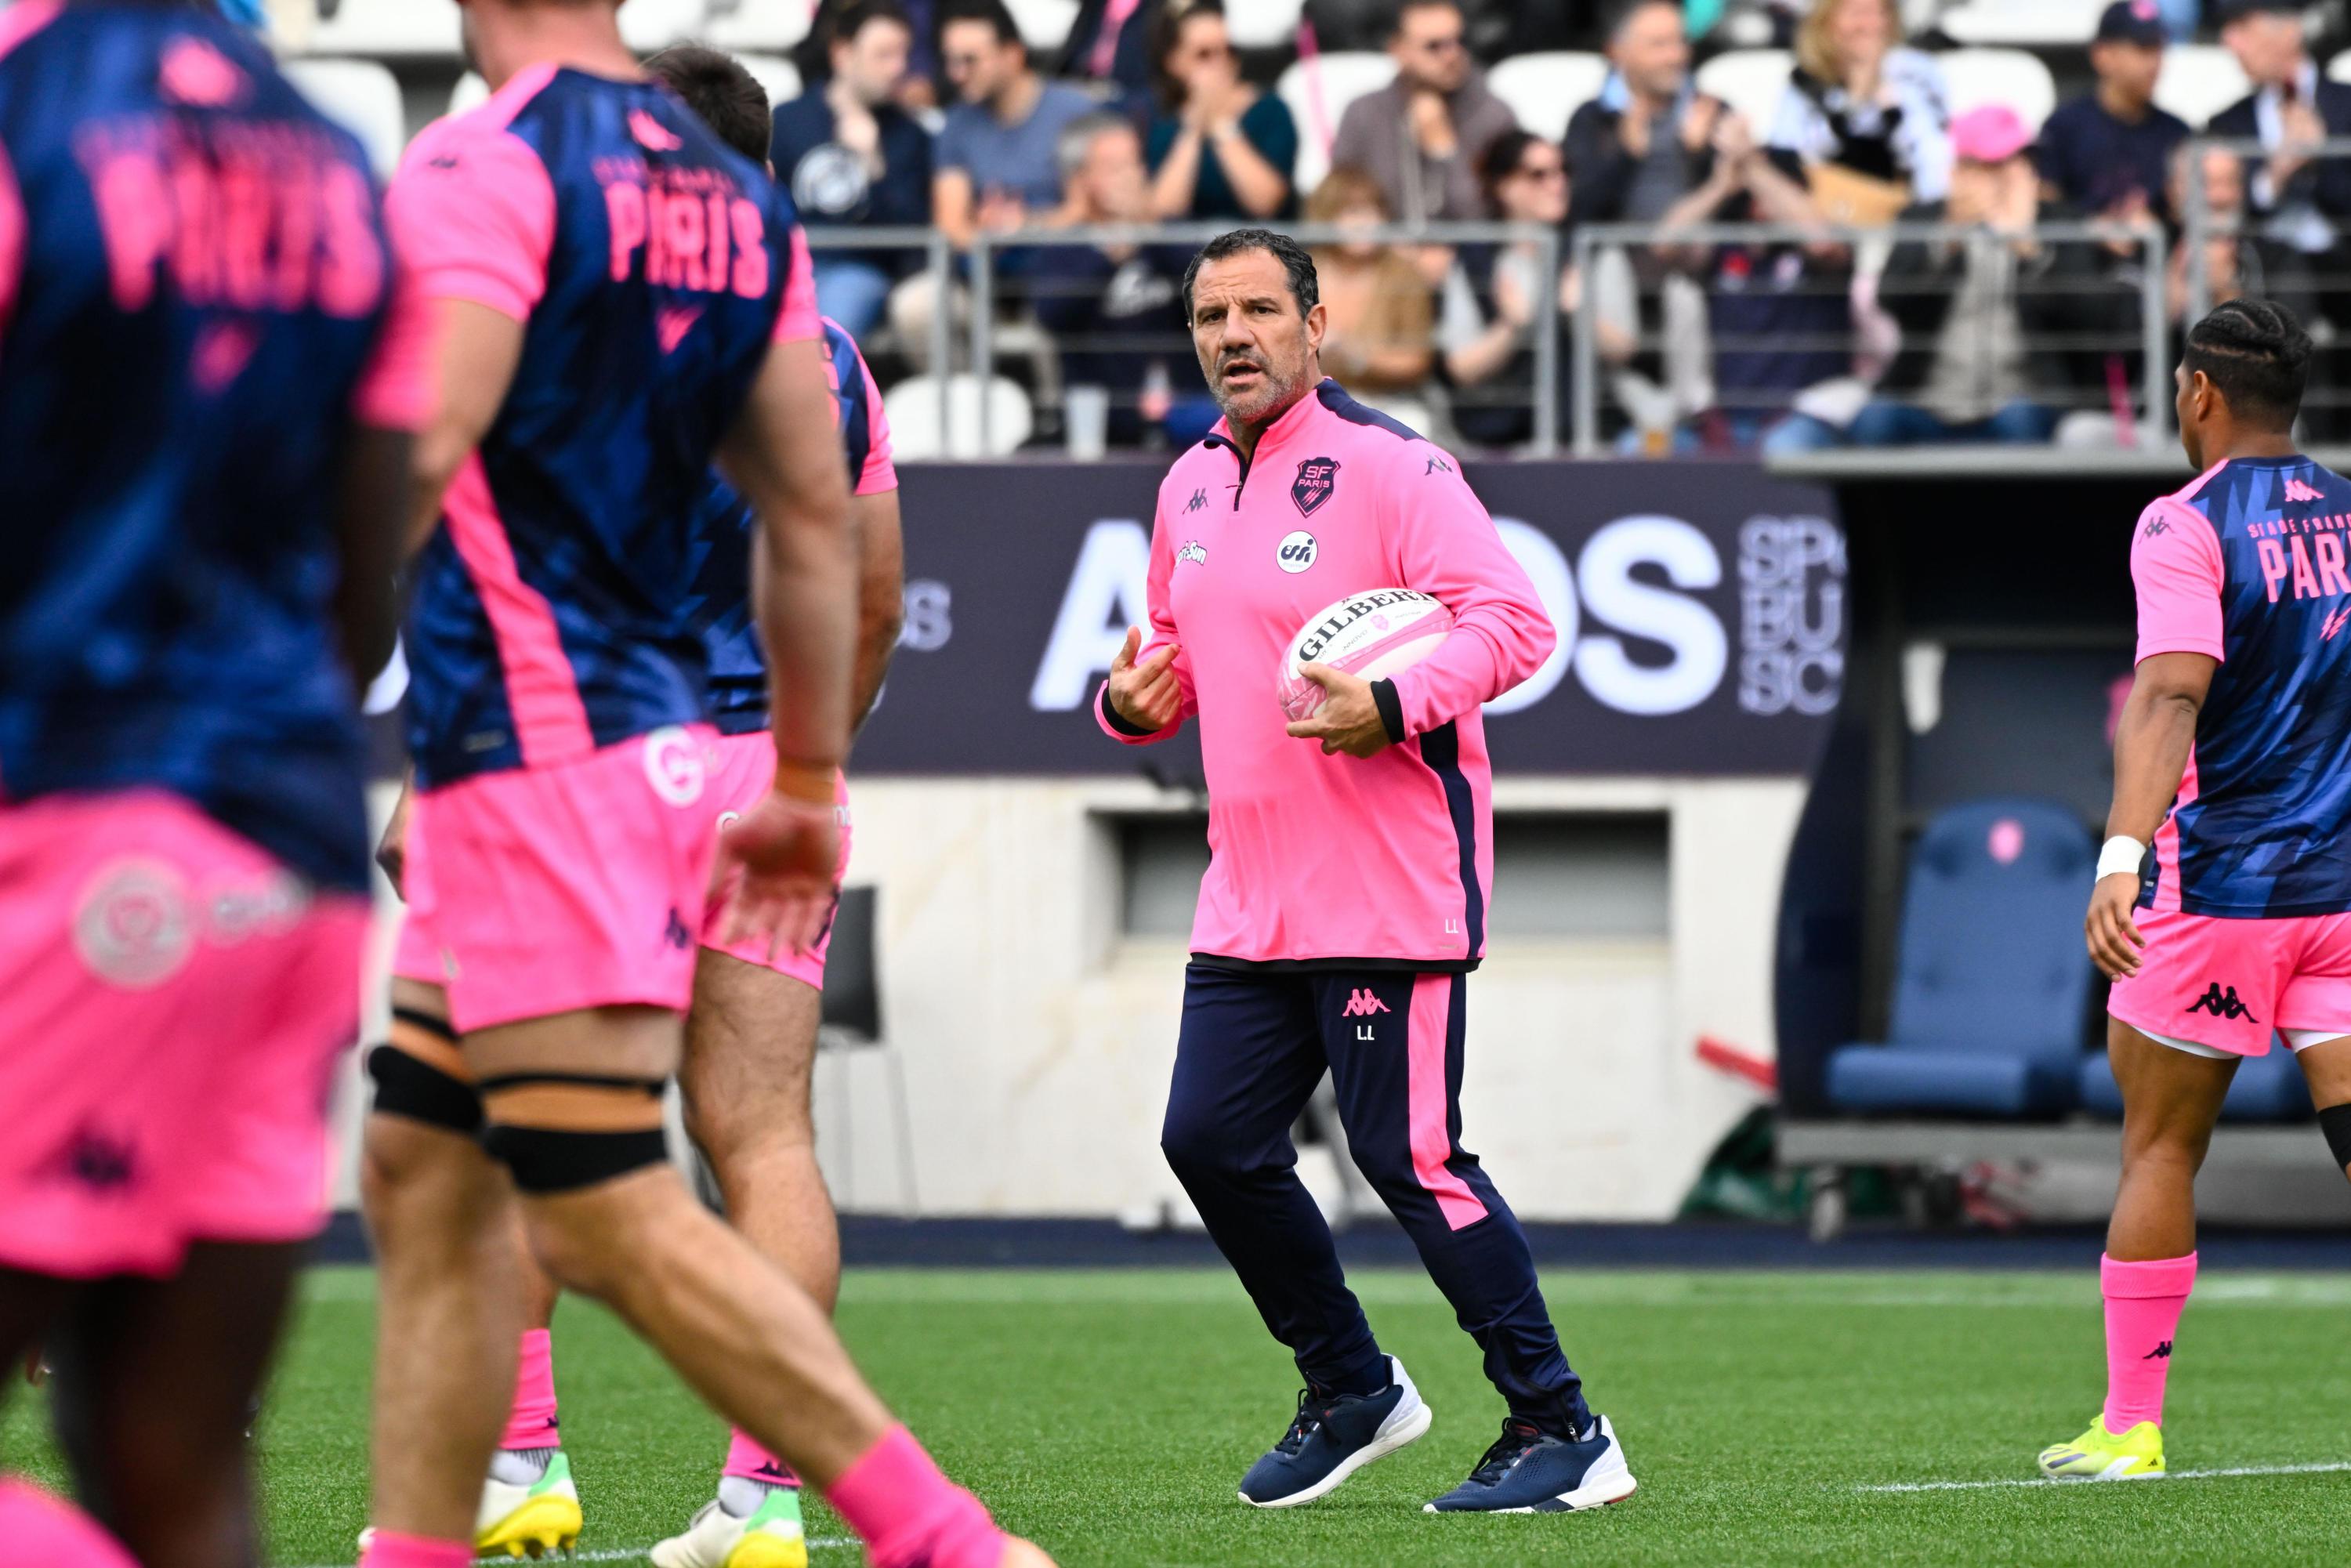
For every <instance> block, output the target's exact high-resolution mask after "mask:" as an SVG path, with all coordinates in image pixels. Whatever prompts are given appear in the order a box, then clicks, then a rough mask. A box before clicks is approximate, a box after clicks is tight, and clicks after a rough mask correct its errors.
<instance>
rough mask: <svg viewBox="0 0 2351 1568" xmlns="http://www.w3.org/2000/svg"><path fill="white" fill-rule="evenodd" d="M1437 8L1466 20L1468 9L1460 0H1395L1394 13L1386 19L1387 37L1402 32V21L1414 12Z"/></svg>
mask: <svg viewBox="0 0 2351 1568" xmlns="http://www.w3.org/2000/svg"><path fill="white" fill-rule="evenodd" d="M1439 6H1443V7H1444V8H1445V9H1446V10H1447V11H1450V12H1452V13H1453V14H1454V15H1455V16H1459V17H1460V18H1462V19H1463V20H1464V21H1467V20H1468V16H1469V11H1468V7H1467V6H1465V5H1463V4H1462V3H1461V0H1396V8H1395V14H1394V15H1393V16H1390V17H1389V18H1388V37H1391V38H1393V37H1395V36H1396V35H1397V34H1398V33H1401V32H1403V31H1404V19H1405V17H1406V16H1410V15H1412V13H1414V12H1415V11H1434V10H1436V9H1437V7H1439Z"/></svg>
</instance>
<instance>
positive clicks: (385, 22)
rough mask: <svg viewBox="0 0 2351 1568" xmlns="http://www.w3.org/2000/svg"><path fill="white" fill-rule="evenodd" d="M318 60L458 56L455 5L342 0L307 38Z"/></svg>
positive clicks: (450, 0)
mask: <svg viewBox="0 0 2351 1568" xmlns="http://www.w3.org/2000/svg"><path fill="white" fill-rule="evenodd" d="M310 48H311V49H312V51H313V52H315V53H318V54H321V55H339V56H340V55H359V56H367V57H381V58H385V59H403V58H410V57H448V56H455V54H456V53H457V0H342V4H341V5H340V6H338V7H337V8H336V10H335V14H334V15H333V16H321V17H320V18H319V26H318V27H317V29H316V30H315V31H314V32H312V33H311V35H310Z"/></svg>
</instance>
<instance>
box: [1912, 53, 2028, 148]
mask: <svg viewBox="0 0 2351 1568" xmlns="http://www.w3.org/2000/svg"><path fill="white" fill-rule="evenodd" d="M1939 60H1940V63H1941V65H1942V68H1943V84H1944V86H1945V87H1946V88H1948V89H1949V92H1950V96H1951V115H1952V118H1953V119H1957V118H1958V117H1959V116H1960V115H1962V114H1965V113H1967V112H1968V111H1969V110H1971V109H1981V108H1983V107H1984V106H1985V105H1987V104H2001V105H2004V106H2006V107H2007V108H2010V109H2012V110H2016V113H2017V116H2018V118H2019V119H2021V120H2023V121H2024V123H2025V126H2026V128H2027V129H2029V130H2032V131H2038V130H2040V129H2041V122H2042V121H2043V120H2046V119H2048V118H2049V112H2050V110H2053V109H2055V108H2056V107H2057V80H2056V78H2054V77H2052V76H2051V75H2050V74H2049V68H2048V67H2047V66H2044V65H2043V64H2042V63H2041V61H2040V58H2039V57H2037V56H2033V55H2028V54H2026V53H2025V52H2024V51H2023V50H2022V49H1953V50H1952V51H1951V52H1950V53H1949V54H1947V55H1943V56H1940V57H1939Z"/></svg>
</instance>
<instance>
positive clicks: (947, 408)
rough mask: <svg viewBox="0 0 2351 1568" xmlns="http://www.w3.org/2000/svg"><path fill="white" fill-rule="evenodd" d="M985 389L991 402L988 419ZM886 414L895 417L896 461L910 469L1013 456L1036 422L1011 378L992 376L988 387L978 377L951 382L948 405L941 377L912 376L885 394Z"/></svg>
mask: <svg viewBox="0 0 2351 1568" xmlns="http://www.w3.org/2000/svg"><path fill="white" fill-rule="evenodd" d="M983 388H984V389H985V394H986V396H987V405H986V406H987V413H986V417H985V418H984V419H983V417H982V415H981V412H980V411H981V402H980V398H981V396H982V392H983ZM943 409H944V413H945V418H946V423H944V425H943V424H942V423H941V414H942V411H943ZM882 411H883V413H886V414H888V415H889V416H890V443H891V446H892V448H893V453H894V455H896V456H897V457H898V458H899V460H901V461H902V462H909V463H920V462H926V461H931V460H935V459H937V458H942V457H948V458H956V459H958V460H968V459H970V458H975V457H1005V456H1009V455H1011V454H1013V453H1015V452H1017V451H1019V449H1020V446H1021V444H1022V443H1024V442H1026V441H1027V440H1028V439H1029V434H1030V433H1031V432H1032V431H1034V430H1035V428H1036V422H1037V416H1036V412H1035V411H1034V410H1033V409H1031V408H1030V407H1029V394H1028V393H1027V392H1022V391H1021V390H1020V383H1019V382H1015V381H1013V380H1011V379H1010V378H1008V377H1006V376H990V377H989V378H987V381H986V382H982V381H981V380H980V378H979V377H977V376H975V375H965V374H957V375H952V376H949V377H947V378H946V396H945V399H944V402H943V400H942V398H941V395H940V385H939V378H938V377H936V376H931V375H921V376H908V377H907V378H906V379H905V380H904V381H902V382H899V383H898V384H897V385H896V386H893V387H892V388H891V389H890V390H889V391H888V392H884V393H883V396H882ZM983 424H984V425H985V426H986V434H985V437H984V438H983V435H982V429H981V427H982V425H983Z"/></svg>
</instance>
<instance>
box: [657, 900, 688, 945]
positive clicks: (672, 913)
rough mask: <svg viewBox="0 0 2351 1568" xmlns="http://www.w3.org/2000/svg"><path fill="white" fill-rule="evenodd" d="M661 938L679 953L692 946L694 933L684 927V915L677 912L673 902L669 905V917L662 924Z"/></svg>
mask: <svg viewBox="0 0 2351 1568" xmlns="http://www.w3.org/2000/svg"><path fill="white" fill-rule="evenodd" d="M662 940H663V941H664V942H666V943H668V944H669V945H670V946H673V947H674V948H676V949H677V950H678V951H679V952H681V953H683V952H684V951H685V950H686V949H687V948H689V947H691V946H694V933H693V932H691V931H689V930H687V929H686V928H685V916H684V915H680V914H679V913H678V912H677V905H676V904H671V905H670V906H669V919H668V920H667V921H666V922H665V923H664V925H663V926H662Z"/></svg>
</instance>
